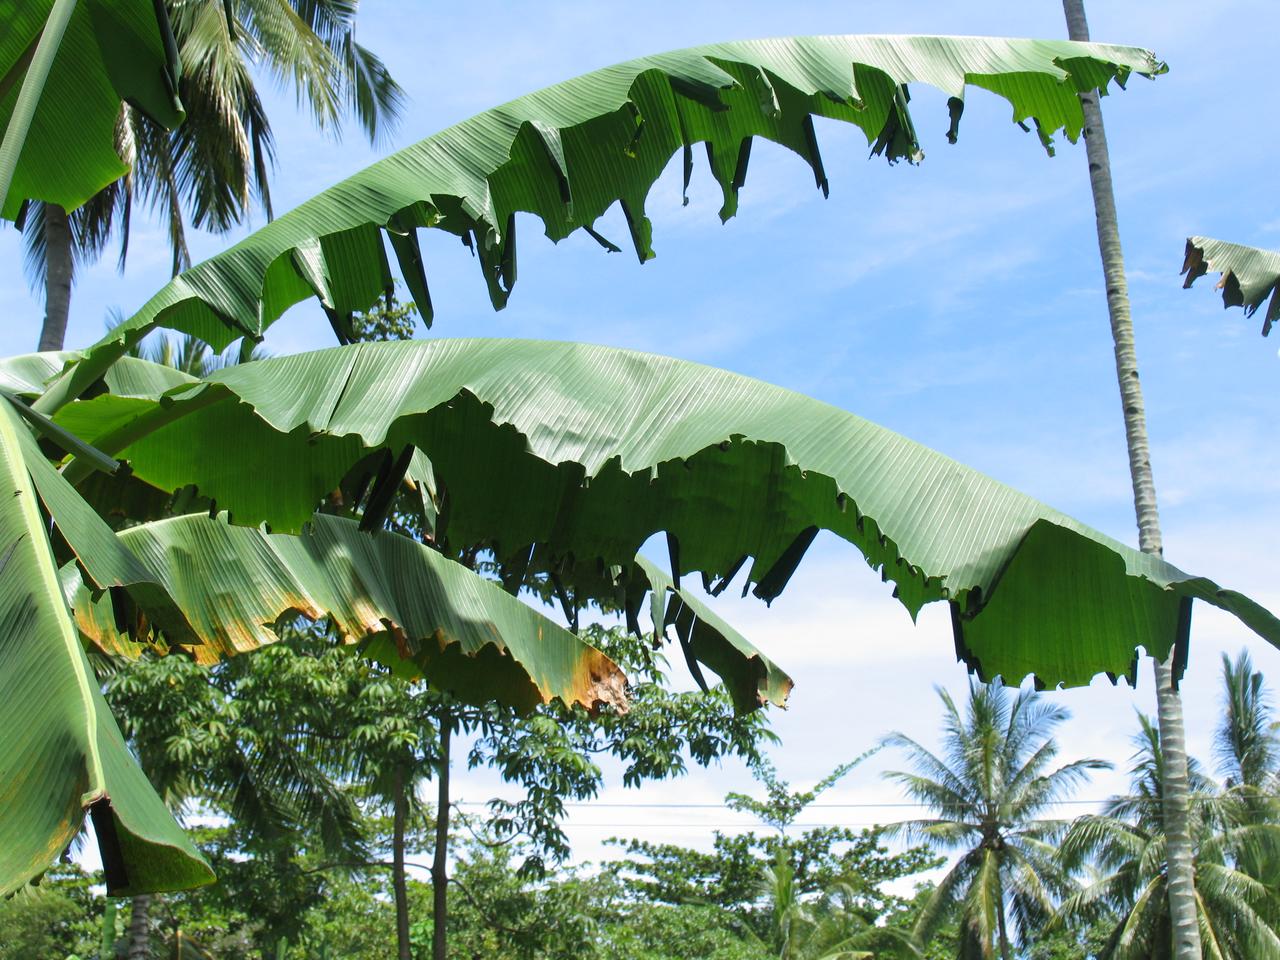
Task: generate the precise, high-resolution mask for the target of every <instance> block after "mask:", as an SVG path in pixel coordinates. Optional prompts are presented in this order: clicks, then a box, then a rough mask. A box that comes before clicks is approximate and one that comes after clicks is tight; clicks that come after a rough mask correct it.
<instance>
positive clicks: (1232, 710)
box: [1214, 650, 1280, 887]
mask: <svg viewBox="0 0 1280 960" xmlns="http://www.w3.org/2000/svg"><path fill="white" fill-rule="evenodd" d="M1222 687H1223V712H1222V722H1221V724H1220V725H1219V727H1218V731H1217V734H1216V736H1215V737H1214V754H1215V757H1216V759H1217V762H1218V773H1219V774H1220V775H1221V776H1222V778H1223V781H1224V782H1223V788H1224V789H1223V796H1222V800H1221V802H1222V803H1223V804H1224V806H1225V807H1226V811H1225V815H1226V817H1227V818H1228V819H1229V820H1230V822H1232V823H1237V824H1241V825H1248V824H1280V801H1278V798H1277V794H1278V793H1280V739H1278V738H1277V736H1276V720H1275V715H1274V711H1273V709H1272V706H1271V703H1270V698H1269V697H1268V695H1267V691H1266V688H1265V687H1264V686H1263V679H1262V674H1261V673H1258V672H1256V671H1255V670H1254V669H1253V662H1252V661H1251V660H1250V658H1249V654H1248V653H1247V652H1246V651H1243V650H1242V651H1241V652H1240V655H1239V656H1238V657H1237V658H1236V659H1235V661H1234V662H1232V661H1231V659H1230V658H1229V657H1228V656H1227V655H1226V654H1225V653H1224V654H1223V655H1222ZM1277 853H1278V852H1277V851H1275V850H1271V849H1266V850H1257V849H1249V850H1244V851H1241V853H1240V860H1239V866H1240V868H1241V869H1242V870H1244V871H1245V872H1247V873H1248V874H1249V875H1250V876H1251V877H1254V878H1256V879H1258V880H1261V881H1262V882H1264V883H1266V884H1268V885H1269V886H1272V887H1276V886H1277V885H1278V884H1280V856H1278V855H1277Z"/></svg>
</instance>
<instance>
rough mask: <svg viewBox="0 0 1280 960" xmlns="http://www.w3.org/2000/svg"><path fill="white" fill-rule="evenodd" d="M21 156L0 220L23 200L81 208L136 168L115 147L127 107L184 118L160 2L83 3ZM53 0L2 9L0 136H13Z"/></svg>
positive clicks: (165, 119)
mask: <svg viewBox="0 0 1280 960" xmlns="http://www.w3.org/2000/svg"><path fill="white" fill-rule="evenodd" d="M74 7H75V9H74V10H73V11H72V12H71V19H70V21H69V22H68V23H67V26H66V30H65V32H64V33H63V35H62V39H61V42H60V44H59V46H58V49H57V53H56V56H55V59H54V60H53V64H52V66H51V68H50V70H49V73H48V76H47V78H46V79H45V82H44V86H43V90H42V91H39V94H40V95H39V99H38V101H37V104H36V108H35V113H34V116H33V117H32V121H31V127H30V129H29V130H28V131H27V135H26V139H25V141H24V143H23V145H22V151H21V153H20V154H19V155H18V159H17V166H16V168H15V169H14V174H13V180H12V182H11V183H10V185H9V190H8V194H7V196H6V197H0V216H3V217H4V218H6V219H9V220H13V219H15V218H16V217H17V216H18V212H19V210H20V208H21V204H22V203H23V201H24V200H27V199H34V200H46V201H48V202H50V203H56V204H58V205H59V206H61V207H64V208H66V209H67V210H74V209H75V208H76V207H79V206H80V205H81V204H82V203H84V202H85V201H86V200H88V199H89V198H90V197H91V196H93V195H94V194H95V193H97V192H98V191H99V190H101V189H102V188H103V187H105V186H106V185H107V184H109V183H111V182H113V181H115V180H117V179H119V178H120V177H121V176H123V175H124V174H125V173H126V172H127V171H128V167H127V166H126V165H125V164H124V162H123V161H121V159H120V157H119V155H118V154H117V153H116V149H115V142H116V138H115V133H116V118H117V117H118V116H119V114H120V109H121V101H128V102H129V103H130V104H131V105H133V107H134V108H136V109H139V110H142V111H143V112H144V113H146V114H147V115H148V116H150V117H151V118H152V119H153V120H155V121H156V122H157V123H159V124H160V125H161V126H163V127H174V126H176V125H177V124H178V123H179V122H180V121H181V120H182V117H183V113H182V107H181V105H180V104H179V102H178V94H177V90H178V74H179V70H178V50H177V45H176V44H175V43H174V39H173V34H172V33H171V32H170V29H169V21H168V17H167V16H166V14H165V7H164V4H162V3H155V2H153V0H78V2H76V3H75V4H74ZM53 8H54V0H22V2H20V3H12V2H11V3H3V4H0V132H3V131H4V130H7V129H8V127H9V122H10V120H11V119H12V118H13V115H14V108H15V106H16V105H17V103H18V98H19V96H21V95H23V80H24V79H25V78H26V75H27V69H28V67H29V66H30V65H31V64H32V61H33V59H34V57H35V53H36V45H37V44H38V42H39V40H40V36H41V34H42V32H43V31H44V29H45V24H46V21H47V20H48V18H49V14H50V12H51V11H52V10H53Z"/></svg>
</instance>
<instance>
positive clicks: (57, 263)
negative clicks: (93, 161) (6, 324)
mask: <svg viewBox="0 0 1280 960" xmlns="http://www.w3.org/2000/svg"><path fill="white" fill-rule="evenodd" d="M44 246H45V254H44V256H45V279H44V326H43V327H41V328H40V346H39V348H38V349H40V350H61V349H62V345H63V343H64V342H65V341H66V338H67V315H68V314H69V313H70V311H71V270H72V263H71V224H70V222H69V221H68V220H67V211H65V210H63V209H62V208H61V207H60V206H58V205H57V204H56V203H46V204H45V205H44Z"/></svg>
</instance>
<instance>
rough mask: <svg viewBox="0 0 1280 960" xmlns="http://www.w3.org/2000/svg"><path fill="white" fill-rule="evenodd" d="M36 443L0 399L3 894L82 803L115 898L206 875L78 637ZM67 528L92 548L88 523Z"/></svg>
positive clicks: (106, 566) (43, 865) (41, 863)
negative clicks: (133, 751) (44, 510)
mask: <svg viewBox="0 0 1280 960" xmlns="http://www.w3.org/2000/svg"><path fill="white" fill-rule="evenodd" d="M33 446H34V441H32V439H31V437H30V435H29V434H28V433H27V432H26V428H25V427H24V426H23V424H22V422H21V421H20V420H19V419H18V418H17V416H16V414H15V413H13V412H12V411H11V410H10V409H9V407H8V405H7V404H3V405H0V478H2V479H3V482H4V483H5V485H6V486H5V487H4V489H3V496H0V796H3V797H4V808H3V811H4V812H3V816H0V895H3V894H7V893H10V892H12V891H13V890H15V889H17V888H18V887H20V886H21V885H22V884H24V883H26V882H27V881H28V880H30V879H31V878H32V877H34V876H37V875H39V874H40V873H42V872H43V871H44V870H45V869H47V868H48V866H49V865H50V864H51V863H53V862H54V860H56V859H57V857H58V856H59V855H60V854H61V853H62V851H63V850H64V849H65V848H66V846H67V844H69V843H70V842H71V840H72V838H73V837H74V836H75V835H76V833H77V832H78V831H79V829H80V826H81V824H82V822H83V820H84V815H85V812H86V811H92V813H93V819H94V826H95V828H96V832H97V835H98V841H99V846H100V848H101V851H102V860H103V865H104V868H105V871H106V879H107V887H108V890H109V891H110V892H111V893H112V894H113V895H117V896H119V895H127V894H132V893H141V892H147V891H158V890H173V889H181V888H187V887H192V886H198V885H200V884H202V883H208V882H210V881H211V880H212V879H213V874H212V872H211V871H210V870H209V868H208V866H207V865H206V864H205V862H204V860H203V859H201V857H200V855H199V854H198V853H197V852H196V850H195V848H194V847H192V845H191V843H190V842H189V841H188V840H187V838H186V836H185V835H184V834H183V832H182V830H181V829H180V828H179V827H178V825H177V824H176V823H175V822H174V820H173V817H172V815H171V814H170V813H169V811H168V810H167V809H166V808H165V806H164V803H163V802H162V801H161V800H160V798H159V797H158V796H157V795H156V794H155V792H154V791H153V790H152V788H151V785H150V784H149V783H147V780H146V777H145V776H143V774H142V771H141V770H140V769H139V768H138V765H137V763H136V762H135V761H134V760H133V758H132V756H130V754H129V751H128V750H127V748H126V747H125V744H124V740H123V739H122V738H121V735H120V731H119V728H118V727H117V726H116V723H115V720H114V719H113V718H112V716H111V712H110V710H109V709H108V708H107V705H106V703H105V701H104V700H103V699H102V694H101V692H100V691H99V689H98V683H97V680H96V679H95V677H94V675H93V671H92V669H91V668H90V666H89V663H88V660H87V659H86V658H85V654H84V650H83V649H82V648H81V646H80V639H79V637H78V635H77V633H76V628H75V624H74V623H73V622H72V620H71V616H70V614H69V611H68V609H67V606H66V603H65V602H64V599H63V596H62V593H61V590H60V586H59V582H58V575H57V568H56V567H55V564H54V558H53V553H52V549H51V546H50V542H49V538H48V535H47V533H46V525H45V522H44V518H43V517H42V515H41V512H40V506H39V504H40V502H41V501H43V502H44V503H45V504H46V506H50V501H49V499H48V498H49V491H50V489H56V486H57V485H56V483H51V482H50V481H49V478H48V477H47V476H46V477H44V478H41V480H40V481H39V482H36V481H33V478H32V466H33V464H34V463H35V462H36V461H38V462H39V464H40V465H41V466H44V467H45V468H46V469H49V472H50V473H52V472H53V471H52V469H51V468H48V465H47V464H46V463H45V462H44V460H43V458H42V457H41V456H40V454H39V451H38V450H37V451H34V453H33V452H32V450H31V449H30V448H31V447H33ZM54 476H55V477H56V474H54ZM67 491H70V488H69V487H68V488H67ZM71 493H72V496H73V497H74V492H73V491H72V492H71ZM57 496H58V495H57V494H55V499H56V498H57ZM63 506H64V505H62V504H59V505H58V506H57V507H56V508H52V509H51V512H53V514H54V517H55V522H56V523H58V525H59V526H60V527H61V526H63V525H64V524H65V525H66V526H72V525H74V524H75V523H77V522H78V521H80V520H82V519H83V517H80V516H79V515H76V514H74V513H73V514H71V515H68V514H67V512H66V511H65V510H64V509H62V508H63ZM86 509H87V508H86ZM93 520H95V521H96V520H97V518H96V517H93ZM98 522H99V523H100V521H98ZM81 533H83V531H81ZM107 534H108V536H110V531H107ZM72 536H73V538H75V539H77V540H79V541H80V543H81V544H82V545H83V544H85V543H92V544H93V545H94V546H101V544H98V543H97V538H96V537H95V536H94V535H93V534H92V533H91V532H90V533H89V534H88V537H87V539H84V538H82V537H77V536H76V535H75V534H73V535H72ZM105 549H106V555H104V556H101V557H97V556H95V557H89V558H87V559H89V560H90V566H91V568H92V569H93V570H94V572H95V575H96V576H97V577H100V578H103V579H106V577H107V573H104V572H103V571H104V570H105V571H108V572H114V573H117V574H122V575H123V576H124V577H126V578H127V577H128V572H127V571H123V572H122V571H121V570H119V569H117V568H121V567H128V565H129V564H128V561H127V559H124V558H123V557H122V555H121V554H120V553H118V552H116V551H113V550H111V548H109V547H107V548H105ZM133 562H134V564H137V561H136V560H135V561H133ZM139 566H140V565H139Z"/></svg>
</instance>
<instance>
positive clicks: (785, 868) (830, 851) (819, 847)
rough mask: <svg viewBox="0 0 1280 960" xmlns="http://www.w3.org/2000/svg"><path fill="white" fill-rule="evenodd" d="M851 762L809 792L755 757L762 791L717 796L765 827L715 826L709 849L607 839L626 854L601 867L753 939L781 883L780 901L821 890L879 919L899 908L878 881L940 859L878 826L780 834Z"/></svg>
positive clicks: (771, 923)
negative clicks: (713, 914)
mask: <svg viewBox="0 0 1280 960" xmlns="http://www.w3.org/2000/svg"><path fill="white" fill-rule="evenodd" d="M860 759H861V758H859V760H860ZM858 762H859V761H858V760H854V761H852V762H850V763H847V764H842V765H841V766H839V767H837V768H836V769H835V770H834V771H832V773H830V774H828V775H827V776H826V777H824V778H823V779H822V780H821V781H819V783H818V784H817V785H815V786H814V787H813V788H811V789H809V790H794V791H793V790H792V789H791V788H790V785H789V784H788V783H787V782H786V781H784V780H781V779H779V778H778V776H777V773H776V771H775V770H774V768H773V766H772V765H771V764H769V763H767V762H762V763H757V764H754V765H753V766H752V772H753V774H754V775H755V776H756V778H757V779H758V780H759V781H760V782H761V784H762V785H763V786H764V787H765V796H764V797H763V798H753V797H749V796H747V795H745V794H741V793H731V794H729V795H727V796H726V797H725V803H726V805H727V806H729V807H730V808H731V809H735V810H738V811H742V812H748V813H751V814H753V815H755V816H756V817H758V818H759V819H760V820H761V821H763V822H764V823H765V824H766V825H768V826H769V827H771V828H772V829H773V832H771V833H767V834H764V835H760V834H757V833H755V832H754V831H745V832H743V833H737V834H726V833H724V832H722V831H719V830H716V831H714V832H713V834H712V850H711V851H710V852H706V851H702V850H696V849H692V848H688V847H682V846H678V845H676V844H668V843H653V842H650V841H646V840H641V839H632V840H626V841H621V840H616V839H615V840H612V841H611V842H612V843H615V844H620V845H622V846H623V847H624V849H625V850H626V852H627V854H628V859H627V860H620V861H614V862H612V863H609V864H606V868H607V869H608V871H609V872H611V873H612V874H614V875H616V876H617V877H619V878H620V879H621V880H622V881H623V882H624V883H625V884H626V885H627V888H628V889H629V890H631V891H633V894H634V896H635V897H636V898H637V899H639V900H644V901H651V902H654V901H656V902H659V903H668V904H674V905H682V906H684V905H688V906H706V907H714V908H716V909H718V910H721V911H724V912H725V913H726V914H727V915H729V916H731V917H733V918H735V922H736V923H737V924H738V929H739V930H741V931H750V934H751V938H752V940H753V942H757V943H769V942H771V941H772V940H773V939H775V934H776V931H777V930H778V920H777V918H776V916H775V911H776V909H777V907H778V904H779V903H781V902H782V901H779V900H778V899H777V897H776V896H774V894H776V893H777V892H778V891H779V890H781V889H783V888H785V890H786V891H788V893H787V894H786V896H784V897H783V900H785V901H787V902H788V903H790V902H792V901H794V902H795V903H797V904H800V903H803V902H805V901H811V900H813V899H814V898H815V897H817V898H821V897H824V896H826V895H828V894H830V895H831V897H832V898H838V899H839V901H840V907H841V911H842V912H843V913H844V914H845V915H846V916H847V917H848V918H849V920H850V922H853V923H861V924H865V925H870V924H874V923H876V922H879V921H882V920H883V919H884V918H886V917H888V916H890V915H892V914H894V913H895V912H896V911H899V910H902V909H904V908H905V906H906V901H904V900H903V899H901V898H899V897H897V896H895V895H893V894H890V893H888V892H886V891H885V890H884V889H883V887H884V886H885V885H887V884H889V883H892V882H893V881H895V880H900V879H902V878H904V877H909V876H911V875H912V874H915V873H919V872H920V871H922V870H927V869H929V868H931V867H936V866H938V865H940V864H941V863H942V860H941V858H936V857H934V856H932V855H931V854H930V853H929V851H928V850H926V849H924V848H922V847H913V848H908V849H907V850H904V851H901V852H898V853H890V852H889V850H888V848H887V847H886V846H885V845H884V844H883V842H882V834H883V829H882V828H879V827H877V828H871V829H862V830H853V829H851V828H848V827H837V826H821V827H810V828H808V829H806V830H804V831H802V832H800V833H798V834H796V833H791V832H788V830H789V828H792V827H794V826H795V822H796V819H797V818H798V817H799V816H800V815H801V814H802V813H803V812H804V811H805V809H807V808H808V807H810V806H811V805H812V804H813V803H814V801H815V800H816V799H817V798H818V797H819V796H820V795H821V794H822V793H823V792H825V791H826V790H828V789H830V787H832V786H833V785H834V784H835V783H836V782H837V781H839V780H840V778H842V777H843V776H845V775H846V774H847V773H848V772H849V771H850V770H851V769H852V768H853V767H854V766H856V765H857V763H858ZM766 874H767V876H768V882H767V883H765V887H764V888H763V889H764V890H765V892H764V894H763V896H762V883H764V882H765V881H764V880H763V879H762V878H765V877H766ZM779 884H781V885H782V886H781V887H780V886H779ZM775 901H776V902H775ZM783 906H784V908H785V904H784V905H783Z"/></svg>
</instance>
